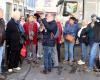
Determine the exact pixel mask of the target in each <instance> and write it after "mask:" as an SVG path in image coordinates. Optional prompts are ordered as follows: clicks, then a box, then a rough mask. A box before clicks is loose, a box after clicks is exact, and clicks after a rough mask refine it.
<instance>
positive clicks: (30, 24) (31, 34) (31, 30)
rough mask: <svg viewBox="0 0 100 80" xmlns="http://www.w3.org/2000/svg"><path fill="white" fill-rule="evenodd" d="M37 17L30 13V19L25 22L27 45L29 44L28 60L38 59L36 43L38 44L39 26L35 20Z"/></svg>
mask: <svg viewBox="0 0 100 80" xmlns="http://www.w3.org/2000/svg"><path fill="white" fill-rule="evenodd" d="M34 20H35V17H34V16H32V15H30V16H29V18H28V21H27V22H26V23H25V24H24V26H23V27H24V30H25V33H26V35H27V40H26V46H27V58H28V60H33V61H35V62H36V61H37V55H36V44H37V31H38V26H37V23H36V22H35V21H34Z"/></svg>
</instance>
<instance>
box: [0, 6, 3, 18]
mask: <svg viewBox="0 0 100 80" xmlns="http://www.w3.org/2000/svg"><path fill="white" fill-rule="evenodd" d="M0 18H3V10H2V9H1V8H0Z"/></svg>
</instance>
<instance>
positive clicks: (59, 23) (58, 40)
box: [56, 22, 62, 44]
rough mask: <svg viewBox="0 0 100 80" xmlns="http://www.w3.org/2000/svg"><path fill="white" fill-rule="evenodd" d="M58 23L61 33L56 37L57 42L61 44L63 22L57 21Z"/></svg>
mask: <svg viewBox="0 0 100 80" xmlns="http://www.w3.org/2000/svg"><path fill="white" fill-rule="evenodd" d="M56 23H57V27H58V29H59V35H58V37H57V39H56V42H57V44H60V43H61V39H62V25H61V22H56Z"/></svg>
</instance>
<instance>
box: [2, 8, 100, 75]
mask: <svg viewBox="0 0 100 80" xmlns="http://www.w3.org/2000/svg"><path fill="white" fill-rule="evenodd" d="M91 19H92V22H91V23H89V24H88V23H87V21H86V20H83V21H82V25H81V28H79V24H78V20H77V19H76V18H75V17H73V16H71V17H70V19H69V20H68V21H66V24H65V27H64V29H62V28H63V27H62V23H61V20H60V18H59V16H58V15H55V14H54V13H47V14H45V15H38V14H29V16H28V18H27V19H26V21H25V18H24V17H21V16H20V12H19V11H14V12H13V13H12V16H11V19H10V20H9V21H8V23H7V24H6V26H5V23H4V20H3V10H2V9H0V64H1V63H2V60H3V59H2V55H3V54H4V52H5V53H6V54H5V55H6V61H7V62H6V64H7V69H8V72H13V70H18V71H19V70H21V67H20V66H19V64H20V62H21V49H22V48H23V46H25V47H26V51H27V53H26V56H25V58H26V60H28V61H32V62H33V63H35V64H38V58H41V57H43V64H44V69H43V71H42V73H44V74H47V73H48V72H51V71H52V68H53V67H58V66H59V63H60V62H61V51H60V49H61V44H62V37H63V39H64V49H65V55H64V57H65V60H64V63H67V62H69V63H70V64H73V61H74V45H75V42H76V40H77V39H79V42H80V46H81V60H79V61H78V62H77V63H78V64H85V63H86V58H87V57H88V59H89V61H88V62H89V63H88V64H89V65H88V68H87V71H92V70H93V67H94V60H95V58H96V56H97V54H98V53H99V42H100V37H99V36H100V22H99V20H100V19H99V18H98V17H97V16H96V15H92V16H91ZM5 45H6V47H4V46H5ZM88 46H89V47H90V50H89V56H87V53H88V52H87V47H88ZM4 50H6V51H4ZM1 66H2V64H1V65H0V67H1ZM2 71H3V70H2V68H1V70H0V72H1V73H3V72H2Z"/></svg>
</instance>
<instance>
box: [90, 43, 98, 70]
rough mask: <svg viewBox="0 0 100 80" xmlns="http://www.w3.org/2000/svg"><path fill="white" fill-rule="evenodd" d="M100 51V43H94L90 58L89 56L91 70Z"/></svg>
mask: <svg viewBox="0 0 100 80" xmlns="http://www.w3.org/2000/svg"><path fill="white" fill-rule="evenodd" d="M98 51H99V43H94V44H93V45H92V48H91V51H90V58H89V69H90V70H92V69H93V66H94V60H95V58H96V56H97V55H98V54H99V53H98Z"/></svg>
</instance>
